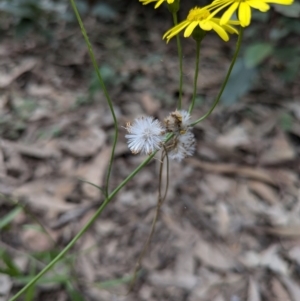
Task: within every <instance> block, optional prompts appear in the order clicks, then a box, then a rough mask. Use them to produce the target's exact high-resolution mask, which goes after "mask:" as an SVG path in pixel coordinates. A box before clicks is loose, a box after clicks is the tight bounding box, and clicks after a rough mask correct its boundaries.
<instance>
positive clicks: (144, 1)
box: [139, 0, 174, 8]
mask: <svg viewBox="0 0 300 301" xmlns="http://www.w3.org/2000/svg"><path fill="white" fill-rule="evenodd" d="M139 1H140V2H142V4H143V5H147V4H149V3H151V2H157V3H156V4H155V6H154V8H158V7H159V6H160V5H161V4H162V3H163V2H168V4H171V3H173V2H174V0H139Z"/></svg>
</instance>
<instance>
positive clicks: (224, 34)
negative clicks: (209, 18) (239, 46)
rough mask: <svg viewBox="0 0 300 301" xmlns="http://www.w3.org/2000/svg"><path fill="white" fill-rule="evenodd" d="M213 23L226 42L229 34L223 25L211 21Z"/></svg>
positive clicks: (214, 28)
mask: <svg viewBox="0 0 300 301" xmlns="http://www.w3.org/2000/svg"><path fill="white" fill-rule="evenodd" d="M211 25H212V28H213V30H214V31H215V32H216V33H217V34H218V35H219V36H220V38H221V39H222V40H224V41H225V42H227V41H228V40H229V36H228V34H227V32H226V31H225V30H224V28H223V27H222V26H220V25H218V24H216V23H215V22H211Z"/></svg>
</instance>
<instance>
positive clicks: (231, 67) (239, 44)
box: [191, 27, 244, 126]
mask: <svg viewBox="0 0 300 301" xmlns="http://www.w3.org/2000/svg"><path fill="white" fill-rule="evenodd" d="M243 29H244V28H243V27H240V31H239V38H238V41H237V45H236V49H235V53H234V56H233V58H232V62H231V64H230V67H229V69H228V71H227V74H226V77H225V80H224V82H223V84H222V87H221V89H220V91H219V94H218V96H217V98H216V99H215V101H214V103H213V105H212V107H211V108H210V109H209V111H208V112H207V113H206V114H205V115H203V116H202V117H201V118H199V119H198V120H196V121H195V122H193V123H192V124H191V126H194V125H196V124H197V123H199V122H200V121H202V120H204V119H205V118H207V117H208V116H209V115H210V114H211V113H212V112H213V110H214V109H215V107H216V106H217V104H218V103H219V101H220V98H221V96H222V94H223V91H224V89H225V87H226V85H227V82H228V80H229V77H230V74H231V71H232V69H233V66H234V64H235V62H236V59H237V56H238V54H239V51H240V48H241V44H242V38H243V32H244V30H243Z"/></svg>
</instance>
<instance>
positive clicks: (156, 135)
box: [125, 116, 165, 155]
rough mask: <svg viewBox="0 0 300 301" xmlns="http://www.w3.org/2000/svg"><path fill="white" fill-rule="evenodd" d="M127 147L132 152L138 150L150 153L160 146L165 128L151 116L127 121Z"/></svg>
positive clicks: (135, 152) (136, 152)
mask: <svg viewBox="0 0 300 301" xmlns="http://www.w3.org/2000/svg"><path fill="white" fill-rule="evenodd" d="M126 129H127V131H128V133H129V134H128V135H126V136H125V137H126V138H127V139H128V147H129V149H130V150H131V151H132V153H134V154H138V153H140V152H142V153H145V154H147V155H150V154H151V153H153V152H154V151H156V150H158V149H160V148H161V145H162V142H163V140H164V135H165V129H164V128H163V127H162V125H161V123H160V122H159V121H158V120H155V119H154V118H153V117H148V116H147V117H139V118H136V119H135V120H134V121H133V123H132V124H131V123H127V125H126Z"/></svg>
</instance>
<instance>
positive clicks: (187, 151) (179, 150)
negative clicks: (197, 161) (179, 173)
mask: <svg viewBox="0 0 300 301" xmlns="http://www.w3.org/2000/svg"><path fill="white" fill-rule="evenodd" d="M167 149H169V151H168V156H169V158H170V159H171V160H177V161H178V162H180V161H182V160H183V159H184V158H186V157H188V156H192V155H193V154H194V152H195V149H196V141H195V136H194V134H193V133H192V132H191V131H186V132H185V133H184V134H181V135H177V136H175V138H174V139H173V140H172V141H171V143H170V144H169V145H168V146H167Z"/></svg>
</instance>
